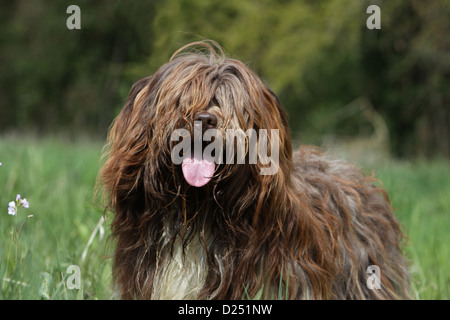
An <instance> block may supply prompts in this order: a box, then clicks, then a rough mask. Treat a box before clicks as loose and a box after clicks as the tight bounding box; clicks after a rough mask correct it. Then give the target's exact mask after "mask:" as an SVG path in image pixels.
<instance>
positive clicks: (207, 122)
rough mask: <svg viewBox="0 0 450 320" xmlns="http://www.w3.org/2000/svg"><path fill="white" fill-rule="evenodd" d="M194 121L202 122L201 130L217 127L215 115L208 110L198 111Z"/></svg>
mask: <svg viewBox="0 0 450 320" xmlns="http://www.w3.org/2000/svg"><path fill="white" fill-rule="evenodd" d="M194 121H201V122H202V129H203V131H205V130H208V129H215V128H216V127H217V117H216V116H215V115H213V114H212V113H209V112H200V113H198V114H197V115H196V116H195V118H194Z"/></svg>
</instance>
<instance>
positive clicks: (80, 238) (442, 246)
mask: <svg viewBox="0 0 450 320" xmlns="http://www.w3.org/2000/svg"><path fill="white" fill-rule="evenodd" d="M101 148H102V143H101V142H99V143H93V142H88V141H84V142H78V143H69V142H66V143H65V142H61V141H59V140H56V139H49V138H47V139H41V140H35V139H19V138H1V137H0V162H2V164H3V165H2V166H1V167H0V190H1V191H2V192H1V193H0V299H111V298H113V297H115V295H114V293H115V292H114V290H113V289H112V287H111V286H112V285H111V266H110V265H111V259H110V258H108V255H109V254H110V253H111V248H110V247H108V240H107V237H108V235H109V228H108V221H107V222H105V223H103V227H104V231H105V234H104V235H103V237H102V238H100V237H99V234H98V233H97V234H95V237H94V238H93V240H92V243H90V245H89V246H88V244H89V240H90V238H91V236H92V234H93V231H94V230H95V228H96V225H97V224H98V222H99V219H100V218H101V216H102V213H103V210H102V208H100V207H99V206H98V203H96V200H94V196H93V191H94V187H95V179H96V176H97V172H98V169H99V158H100V154H101ZM375 173H376V175H377V176H378V177H379V178H380V179H381V180H382V181H383V183H384V185H385V187H386V189H387V190H388V192H389V194H390V197H391V200H392V203H393V206H394V207H395V208H396V209H397V212H396V214H397V216H398V218H399V220H400V221H401V223H402V224H403V225H404V227H405V231H406V233H407V234H408V236H409V243H408V246H407V247H406V249H405V251H406V254H407V256H408V257H409V258H410V260H411V273H412V277H413V281H412V287H413V293H414V295H415V297H416V298H419V299H449V298H450V292H449V291H450V290H449V288H450V270H449V265H450V249H449V243H450V236H449V234H450V233H449V230H450V216H449V213H450V164H449V162H446V161H434V162H430V163H428V162H425V161H417V162H413V163H406V162H386V163H385V164H383V165H379V166H377V167H376V168H375ZM17 194H21V196H22V198H27V200H28V201H29V203H30V208H29V209H25V208H20V209H19V212H18V214H17V215H16V216H10V215H8V213H7V212H8V203H9V202H10V201H14V200H15V198H16V195H17ZM30 214H32V215H33V216H34V217H33V218H30V219H27V218H26V217H27V216H28V215H30ZM22 222H24V223H23V225H22V228H21V230H20V234H18V230H19V228H20V225H21V224H22ZM83 251H85V258H84V259H82V255H83ZM70 265H78V266H79V267H80V270H81V289H70V288H69V287H70V286H69V285H68V284H69V283H70V277H71V275H72V274H71V273H67V268H68V266H70Z"/></svg>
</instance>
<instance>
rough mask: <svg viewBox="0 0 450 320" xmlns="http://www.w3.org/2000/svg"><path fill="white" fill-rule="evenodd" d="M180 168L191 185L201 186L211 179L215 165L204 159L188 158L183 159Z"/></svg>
mask: <svg viewBox="0 0 450 320" xmlns="http://www.w3.org/2000/svg"><path fill="white" fill-rule="evenodd" d="M181 168H182V169H183V175H184V178H185V179H186V181H187V183H189V184H190V185H191V186H193V187H203V186H204V185H205V184H207V183H208V182H209V180H211V178H212V176H213V174H214V170H215V168H216V165H215V164H214V162H212V161H208V160H205V159H202V160H199V159H195V158H189V159H184V160H183V164H182V165H181Z"/></svg>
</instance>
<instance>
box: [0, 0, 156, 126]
mask: <svg viewBox="0 0 450 320" xmlns="http://www.w3.org/2000/svg"><path fill="white" fill-rule="evenodd" d="M70 4H77V5H78V6H79V7H80V9H81V30H69V29H67V27H66V20H67V18H68V17H69V14H67V13H66V9H67V6H68V5H69V4H68V3H67V2H64V1H50V0H34V1H26V0H19V1H15V2H8V3H5V2H2V5H1V11H0V12H1V13H0V18H1V19H2V20H1V25H2V28H1V29H0V62H1V66H2V71H1V73H0V95H1V97H2V99H1V100H0V128H1V130H2V131H5V130H11V129H14V130H35V131H37V132H43V133H45V132H47V133H48V132H60V131H65V132H69V133H73V134H74V135H76V134H79V133H80V131H85V132H86V133H87V134H93V133H94V134H102V135H104V133H105V131H106V128H107V126H108V125H109V123H110V122H111V120H112V118H113V114H114V113H115V112H116V111H117V108H118V105H120V104H121V103H122V101H123V99H124V95H126V93H125V94H124V92H123V88H129V87H130V85H131V84H130V83H128V82H127V83H125V81H126V79H125V78H124V76H123V73H124V67H125V65H126V64H127V63H129V62H131V61H136V60H138V59H140V58H142V57H144V56H146V55H148V54H149V53H150V47H151V41H150V38H149V37H150V35H151V32H150V31H151V30H148V29H147V22H148V20H151V19H152V14H153V12H154V10H153V2H141V1H126V2H120V1H119V2H115V1H114V2H113V1H95V2H92V1H88V0H84V1H74V2H73V3H70Z"/></svg>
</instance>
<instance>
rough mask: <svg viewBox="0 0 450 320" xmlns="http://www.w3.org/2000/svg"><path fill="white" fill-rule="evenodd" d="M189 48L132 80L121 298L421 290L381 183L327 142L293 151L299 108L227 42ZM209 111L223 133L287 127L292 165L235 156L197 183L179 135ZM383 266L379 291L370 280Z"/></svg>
mask: <svg viewBox="0 0 450 320" xmlns="http://www.w3.org/2000/svg"><path fill="white" fill-rule="evenodd" d="M186 47H187V48H200V49H202V50H197V51H193V50H191V51H189V52H187V53H185V51H186ZM186 47H183V48H181V49H180V50H179V51H178V52H176V53H175V54H174V56H173V57H172V58H171V60H170V61H169V62H168V63H166V64H165V65H163V66H162V67H161V68H160V69H159V70H158V71H157V72H156V73H155V74H153V75H151V76H149V77H147V78H144V79H141V80H139V81H138V82H137V83H136V84H135V85H134V86H133V87H132V89H131V91H130V94H129V97H128V100H127V102H126V103H125V106H124V108H123V110H122V111H121V113H120V114H119V115H118V117H117V118H116V120H115V121H114V123H113V125H112V127H111V129H110V132H109V135H108V143H107V151H106V153H105V157H106V162H105V164H104V166H103V168H102V170H101V172H100V179H99V181H100V183H101V185H102V186H103V187H104V190H105V195H106V199H107V206H108V209H110V210H111V211H112V212H113V213H114V219H113V221H112V234H113V237H114V239H115V241H116V242H115V245H116V247H115V248H116V249H115V253H114V264H113V271H114V277H115V280H116V282H117V284H118V286H119V289H120V293H121V297H122V298H124V299H152V298H155V299H158V298H159V299H166V298H167V299H170V298H177V299H178V298H195V299H242V298H247V297H261V298H282V299H285V298H287V299H403V298H408V297H409V294H408V290H409V285H408V271H407V265H406V260H405V258H404V256H403V255H402V247H401V246H402V244H403V239H404V238H403V234H402V231H401V229H400V226H399V223H398V221H397V220H396V219H395V217H394V215H393V213H392V208H391V206H390V204H389V200H388V196H387V194H386V192H385V191H384V190H383V189H382V188H380V187H378V186H377V183H376V180H375V179H374V178H373V177H365V176H364V175H363V174H361V172H360V171H359V170H358V169H356V168H355V167H353V166H351V165H349V164H347V163H345V162H343V161H337V160H331V159H328V158H327V157H326V156H325V155H323V154H322V153H321V152H320V151H319V150H318V149H316V148H313V147H304V146H303V147H300V148H299V149H298V150H296V151H295V152H293V150H292V146H291V138H290V132H289V128H288V122H287V118H286V115H285V112H284V110H283V108H282V106H281V104H280V102H279V101H278V99H277V97H276V96H275V94H274V93H273V92H272V91H271V90H269V89H268V88H267V87H266V86H265V85H264V84H263V83H262V81H261V80H260V79H259V77H258V76H257V75H256V74H254V73H253V72H252V71H251V70H249V69H248V67H247V66H245V65H244V64H243V63H241V62H239V61H237V60H233V59H230V58H227V57H225V55H224V54H223V53H222V52H221V49H220V48H219V47H218V46H216V45H215V44H214V43H211V42H202V43H194V44H191V45H188V46H186ZM199 112H210V113H213V114H214V115H215V116H216V117H217V118H218V119H219V121H218V124H217V127H218V128H219V129H221V130H225V129H227V128H240V129H242V130H244V131H245V130H247V129H249V128H254V129H279V141H280V143H279V149H280V150H279V151H280V152H279V170H278V172H277V173H276V174H274V175H260V174H259V169H260V166H261V164H253V165H251V164H244V165H242V164H221V165H217V167H216V172H215V174H214V176H213V178H212V179H211V181H210V182H209V183H208V184H207V185H206V186H204V187H201V188H195V187H192V186H189V185H188V184H187V183H186V181H185V180H184V179H183V175H182V173H181V169H180V166H179V165H175V164H173V163H172V161H171V158H170V152H171V148H172V147H173V142H171V141H170V134H171V132H173V130H175V129H177V128H188V129H189V130H191V129H192V123H193V119H194V118H195V115H196V114H198V113H199ZM269 143H270V140H269ZM370 265H377V266H379V268H380V271H381V289H379V290H377V289H372V290H371V289H369V288H368V287H367V285H366V280H367V277H368V274H367V273H366V270H367V268H368V266H370ZM279 286H282V290H280V291H279ZM278 292H282V293H283V294H282V296H281V297H280V296H278Z"/></svg>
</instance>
